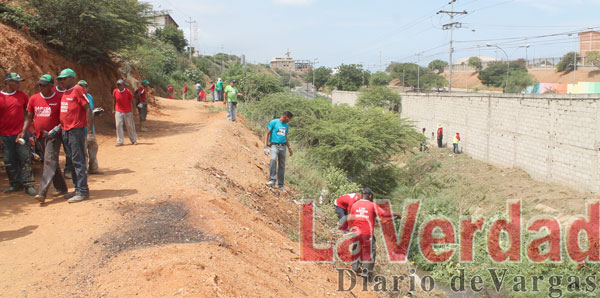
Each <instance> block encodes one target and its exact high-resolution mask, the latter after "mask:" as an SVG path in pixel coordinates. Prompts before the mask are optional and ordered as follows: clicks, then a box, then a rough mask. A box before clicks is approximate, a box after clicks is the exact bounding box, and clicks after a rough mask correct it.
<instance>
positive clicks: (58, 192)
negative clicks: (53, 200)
mask: <svg viewBox="0 0 600 298" xmlns="http://www.w3.org/2000/svg"><path fill="white" fill-rule="evenodd" d="M66 194H67V190H57V191H55V192H53V193H52V196H53V197H60V196H62V195H66Z"/></svg>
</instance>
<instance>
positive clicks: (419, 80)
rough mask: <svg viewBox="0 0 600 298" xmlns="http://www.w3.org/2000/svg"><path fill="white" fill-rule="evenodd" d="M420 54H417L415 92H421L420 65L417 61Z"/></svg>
mask: <svg viewBox="0 0 600 298" xmlns="http://www.w3.org/2000/svg"><path fill="white" fill-rule="evenodd" d="M421 54H422V53H418V54H417V92H421V66H420V65H419V63H420V62H421Z"/></svg>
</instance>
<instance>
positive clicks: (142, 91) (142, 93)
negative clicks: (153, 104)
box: [135, 87, 146, 102]
mask: <svg viewBox="0 0 600 298" xmlns="http://www.w3.org/2000/svg"><path fill="white" fill-rule="evenodd" d="M135 93H136V94H138V95H139V98H140V102H146V89H144V87H140V88H138V90H136V91H135Z"/></svg>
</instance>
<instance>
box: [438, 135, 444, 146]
mask: <svg viewBox="0 0 600 298" xmlns="http://www.w3.org/2000/svg"><path fill="white" fill-rule="evenodd" d="M443 139H444V137H438V139H437V140H438V147H440V148H442V146H443V144H442V140H443Z"/></svg>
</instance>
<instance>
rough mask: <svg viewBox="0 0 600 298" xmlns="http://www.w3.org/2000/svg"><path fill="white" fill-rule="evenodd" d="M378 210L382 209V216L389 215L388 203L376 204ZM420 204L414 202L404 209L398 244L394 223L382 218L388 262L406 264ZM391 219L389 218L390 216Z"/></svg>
mask: <svg viewBox="0 0 600 298" xmlns="http://www.w3.org/2000/svg"><path fill="white" fill-rule="evenodd" d="M377 205H378V206H379V208H381V209H383V211H384V214H388V215H391V214H392V212H391V208H390V205H389V202H385V203H384V204H377ZM419 206H420V202H419V201H417V202H414V203H412V204H409V205H408V206H407V207H405V210H406V214H405V215H404V224H403V225H402V234H401V236H400V242H398V234H397V233H396V227H395V226H394V221H393V220H390V219H391V218H389V217H388V218H387V220H386V218H383V219H382V220H381V229H382V230H383V237H384V240H385V245H386V247H387V252H388V257H389V258H390V262H406V261H407V258H406V256H407V255H408V249H409V247H410V242H411V241H412V235H413V232H414V229H415V225H416V223H417V215H418V213H419ZM390 217H391V216H390Z"/></svg>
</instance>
